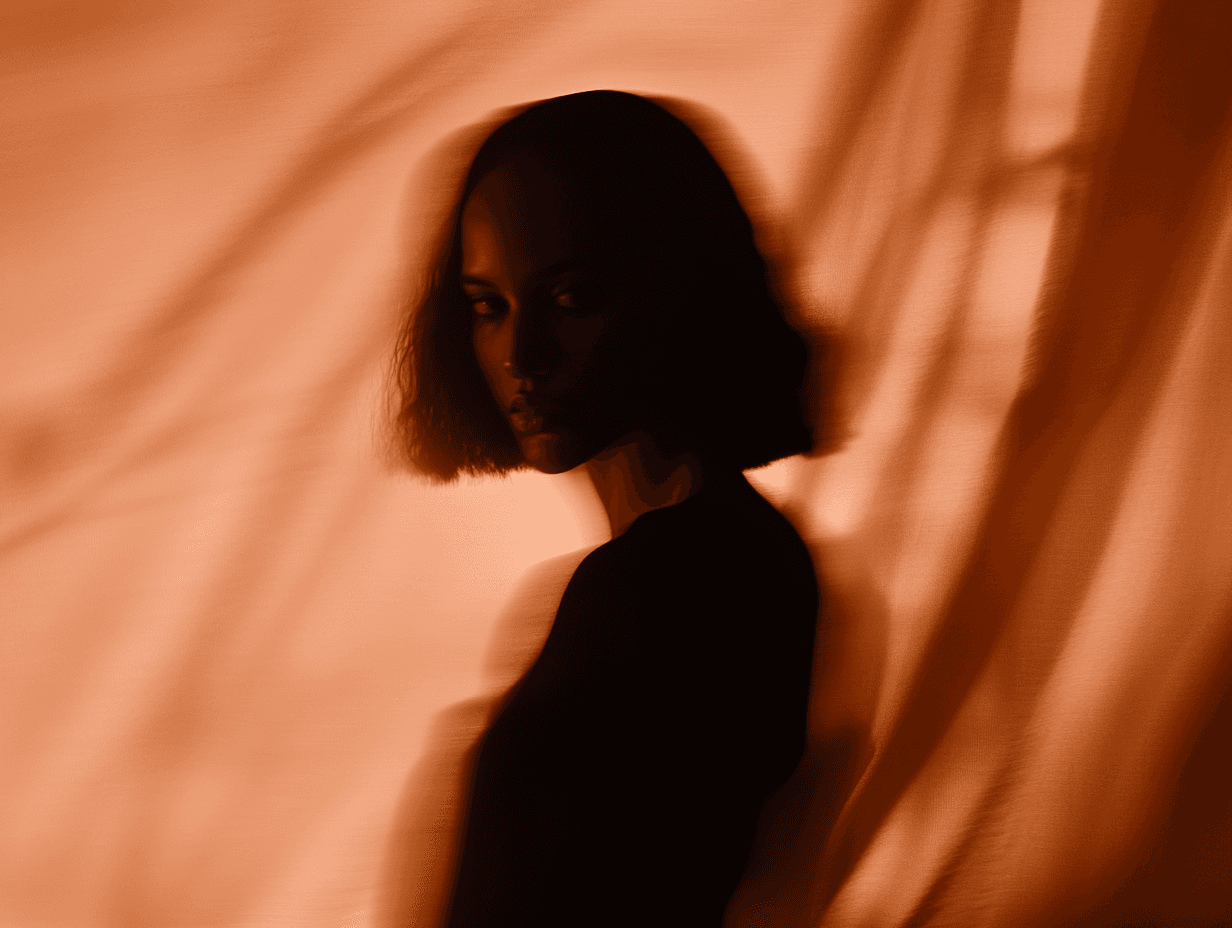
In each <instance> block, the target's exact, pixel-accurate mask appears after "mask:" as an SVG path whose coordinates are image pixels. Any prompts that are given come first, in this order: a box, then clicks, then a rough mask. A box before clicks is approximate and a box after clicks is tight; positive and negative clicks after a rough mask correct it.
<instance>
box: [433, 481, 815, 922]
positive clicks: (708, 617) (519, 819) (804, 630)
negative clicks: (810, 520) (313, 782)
mask: <svg viewBox="0 0 1232 928" xmlns="http://www.w3.org/2000/svg"><path fill="white" fill-rule="evenodd" d="M817 607H818V599H817V587H816V581H815V578H814V573H813V567H812V562H811V559H810V557H809V554H808V551H807V549H806V548H805V546H804V544H803V542H802V541H801V540H800V538H799V536H798V535H797V534H796V532H795V531H794V530H793V529H792V527H791V525H790V524H789V523H788V522H787V521H786V520H785V519H784V518H783V517H782V516H781V515H780V514H779V513H778V512H776V511H775V510H774V509H773V507H771V506H770V504H769V503H767V502H766V501H765V500H764V499H762V498H761V497H760V496H759V495H758V494H757V493H756V491H754V490H753V489H752V487H750V486H749V485H748V483H747V481H745V480H744V479H743V477H742V476H739V475H737V476H736V477H735V478H733V479H729V480H725V481H722V482H714V483H711V484H708V485H707V486H706V487H705V488H703V489H702V490H701V491H700V492H698V493H697V494H695V495H694V496H692V497H690V498H689V499H687V500H685V501H684V502H681V503H679V504H677V505H674V506H669V507H666V508H663V509H657V510H653V511H651V512H649V513H646V514H644V515H642V516H641V517H639V518H638V519H637V520H636V521H635V522H634V523H633V524H632V525H631V526H630V527H629V528H628V530H627V531H626V532H625V533H624V534H623V535H621V536H620V537H619V538H616V539H613V540H612V541H610V542H608V543H607V544H605V545H602V546H600V547H599V548H597V549H595V550H594V551H593V552H591V553H590V554H589V555H588V556H587V557H586V558H585V560H583V562H582V563H581V564H580V565H579V566H578V568H577V570H576V571H575V573H574V575H573V577H572V579H571V580H570V582H569V585H568V587H567V588H566V590H565V593H564V595H563V597H562V599H561V603H560V607H559V609H558V611H557V616H556V620H555V622H554V624H553V627H552V631H551V633H550V634H549V636H548V638H547V640H546V642H545V643H544V647H543V650H542V652H541V653H540V655H539V657H538V659H537V660H536V661H535V663H534V664H533V665H532V667H531V668H530V670H529V671H528V672H527V673H526V675H525V676H524V677H523V678H522V680H521V681H520V682H519V684H518V685H517V686H516V687H515V688H514V690H513V691H512V692H511V694H510V696H509V698H508V699H507V701H506V703H505V705H504V707H503V709H502V711H501V712H500V714H499V715H498V716H497V719H496V721H495V722H494V723H493V725H492V727H491V729H490V730H489V732H488V733H487V735H486V736H485V738H484V741H483V745H482V747H481V750H480V754H479V760H478V764H477V768H476V775H475V784H474V789H473V794H472V799H471V806H470V812H469V820H468V823H467V830H466V835H465V838H464V845H463V855H462V861H461V865H460V868H459V873H458V880H457V884H456V890H455V898H454V905H453V910H452V913H451V918H450V924H451V925H452V926H454V928H463V926H472V925H475V926H477V925H482V926H485V928H496V926H514V925H537V926H547V925H557V924H562V925H563V924H591V925H601V924H617V923H619V924H626V923H629V922H630V921H631V920H634V921H636V922H637V923H640V924H646V925H654V924H670V925H693V924H696V925H718V924H719V923H720V921H721V918H722V913H723V909H724V908H725V906H726V903H727V900H728V899H729V897H730V896H731V893H732V892H733V891H734V889H735V885H736V882H737V881H738V879H739V877H740V873H741V871H742V870H743V867H744V864H745V861H746V858H747V854H748V850H749V846H750V844H751V842H752V838H753V834H754V830H755V827H756V821H757V816H758V813H759V811H760V808H761V804H762V802H763V801H764V799H765V798H766V796H767V795H768V794H769V793H770V792H772V791H773V790H774V789H775V788H777V787H778V786H779V785H781V784H782V783H783V782H784V781H785V780H786V778H787V777H788V776H789V775H790V773H791V771H792V769H793V768H794V767H795V765H796V763H797V762H798V761H799V759H800V756H801V754H802V752H803V748H804V738H805V721H806V715H807V705H808V687H809V676H810V670H811V663H812V651H813V629H814V623H815V619H816V614H817Z"/></svg>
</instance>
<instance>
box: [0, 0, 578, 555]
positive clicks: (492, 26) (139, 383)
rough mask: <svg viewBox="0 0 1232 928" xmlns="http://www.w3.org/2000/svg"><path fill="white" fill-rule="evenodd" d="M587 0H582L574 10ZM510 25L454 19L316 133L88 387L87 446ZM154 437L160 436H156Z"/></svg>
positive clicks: (88, 484) (30, 523)
mask: <svg viewBox="0 0 1232 928" xmlns="http://www.w3.org/2000/svg"><path fill="white" fill-rule="evenodd" d="M584 2H585V0H580V2H578V3H576V4H575V6H580V5H582V3H584ZM510 15H512V14H510ZM519 15H522V16H524V15H525V11H520V13H519ZM567 20H568V16H567V15H565V12H564V11H557V12H556V13H554V16H553V18H552V22H554V23H558V24H563V23H564V22H566V21H567ZM508 25H509V24H508V17H504V16H498V15H490V14H489V12H487V11H476V12H475V14H474V15H473V16H471V17H468V18H467V19H466V20H465V21H461V22H458V23H457V24H455V25H454V26H453V27H452V28H451V29H450V30H448V31H447V32H445V33H444V34H442V35H440V36H439V37H437V38H436V39H434V40H433V41H432V43H431V44H430V45H428V47H426V48H425V49H423V50H422V51H421V52H420V53H419V54H418V55H416V56H415V57H414V58H412V59H410V60H408V61H406V62H403V63H402V64H400V65H398V66H397V67H396V68H394V69H392V70H391V71H390V72H389V73H388V74H386V75H385V76H384V77H382V78H380V79H379V80H378V81H377V82H376V83H375V84H373V85H372V87H371V88H370V89H369V90H368V91H367V92H365V93H364V94H363V95H362V96H361V97H360V98H358V99H357V100H355V101H354V102H352V103H351V104H350V105H349V106H347V107H346V108H345V109H344V110H342V111H341V112H340V113H337V114H336V115H335V116H334V117H333V118H332V119H331V120H330V121H329V122H328V123H327V124H326V125H325V126H324V127H323V128H322V129H321V130H320V132H319V138H320V139H321V142H320V143H319V144H317V145H315V146H312V147H311V148H310V150H309V151H308V152H306V153H305V155H304V157H303V159H302V160H301V162H300V164H299V165H298V166H296V167H295V168H293V169H292V170H290V171H288V173H287V176H286V179H285V180H284V181H282V183H280V184H279V185H278V187H277V188H276V189H275V190H273V191H272V192H271V194H270V195H269V197H268V198H267V200H266V202H265V203H264V204H262V205H261V206H259V207H258V208H256V209H255V210H253V212H252V213H251V214H250V215H249V217H248V218H247V220H246V221H245V227H244V228H243V229H242V230H239V231H237V232H236V233H235V234H234V235H232V236H230V237H228V239H227V240H226V242H224V243H223V244H222V247H220V249H219V251H218V253H217V254H216V255H215V256H214V257H213V258H211V259H210V260H209V261H208V262H207V263H206V264H205V265H204V266H203V267H201V268H200V269H199V270H198V271H197V272H196V273H195V274H194V275H193V277H192V279H191V280H190V281H188V282H187V283H186V284H185V285H184V287H183V289H182V292H181V293H180V295H179V296H177V297H174V298H171V299H169V300H168V301H167V309H166V311H165V312H163V313H161V314H160V316H159V318H158V319H157V320H156V321H155V322H154V323H153V324H151V325H150V326H148V327H147V328H146V330H145V331H144V332H143V333H141V334H139V335H138V336H136V337H135V340H134V345H133V348H132V349H131V351H129V352H127V353H126V354H125V356H124V363H123V364H122V365H120V366H118V367H117V368H116V369H115V371H114V373H112V375H111V376H110V377H108V378H105V379H104V380H102V381H101V382H99V383H96V384H95V385H93V386H92V387H91V389H90V390H89V395H90V396H92V397H96V398H105V400H103V401H102V402H99V401H96V402H95V404H94V408H93V412H92V414H91V415H90V416H89V417H88V420H89V421H88V423H87V426H88V429H89V433H90V434H89V436H88V437H87V438H86V439H85V443H86V444H87V445H91V446H93V445H97V442H98V441H99V440H100V439H101V438H103V437H111V436H114V435H115V434H116V433H117V431H119V430H120V429H121V428H122V423H123V422H124V421H125V420H127V419H131V417H132V411H133V410H134V409H136V408H138V407H140V405H141V404H142V401H143V399H144V398H145V397H147V396H149V395H151V394H152V393H153V392H155V391H156V390H157V389H158V386H159V385H160V384H161V383H163V382H165V380H166V379H167V377H168V376H170V374H171V373H172V371H173V369H174V367H175V364H176V362H177V359H178V358H179V357H180V355H181V352H173V351H168V350H167V346H168V345H169V344H175V343H176V342H179V341H182V340H183V339H184V338H186V337H187V334H188V333H189V332H190V331H191V329H192V328H193V327H194V326H195V325H199V324H201V323H202V322H203V321H204V320H205V319H206V318H207V317H208V316H209V314H210V309H211V305H212V301H213V300H214V299H216V297H217V296H218V294H219V293H220V292H221V291H222V290H223V289H224V287H225V286H226V282H227V281H228V279H230V278H231V277H232V276H233V275H235V274H236V273H237V272H238V271H239V270H240V269H241V268H242V267H244V266H245V265H249V264H252V263H254V262H255V261H257V260H259V256H260V254H261V252H262V249H263V248H265V247H268V245H269V244H270V243H271V242H273V241H275V240H276V239H277V237H278V233H279V230H280V228H281V226H282V225H283V224H285V222H287V221H288V220H289V219H290V218H291V217H293V216H294V214H295V212H296V210H297V209H298V208H301V207H302V206H303V205H305V204H306V203H308V202H310V201H311V199H312V198H313V197H314V196H317V195H319V193H320V192H321V191H322V190H324V189H325V188H326V187H327V186H328V185H329V184H330V183H331V182H332V181H333V180H334V179H336V178H337V177H338V176H339V174H341V173H342V172H343V171H346V170H348V169H349V168H350V166H351V165H352V164H353V162H354V159H355V158H356V157H357V156H359V155H360V154H361V153H363V152H365V151H370V150H372V149H374V148H376V147H378V146H379V145H381V144H382V143H384V142H385V141H386V140H388V139H389V138H391V137H392V136H394V135H396V134H397V133H399V132H402V131H405V130H406V129H407V127H408V121H409V120H410V119H411V118H412V117H413V114H414V113H415V112H416V109H417V108H419V107H421V106H422V105H423V101H425V100H430V99H431V98H432V95H433V94H434V93H437V92H439V90H440V84H441V82H442V81H447V80H453V81H455V82H458V83H464V82H466V81H468V80H470V81H474V80H478V79H479V77H480V76H481V75H482V73H483V72H482V71H479V70H472V69H458V70H457V71H456V72H454V71H451V69H450V68H449V63H450V61H451V60H452V59H453V58H455V57H456V56H457V54H458V50H459V49H465V48H468V47H471V46H472V45H473V44H474V42H475V41H476V40H477V38H476V37H477V34H478V35H483V34H487V33H491V34H494V35H499V34H501V31H502V30H504V29H507V28H508ZM429 77H431V78H432V79H429ZM150 440H151V439H147V440H146V441H129V442H124V443H116V446H117V448H118V449H119V451H121V452H122V453H117V455H116V456H115V457H114V458H113V459H112V460H110V461H108V462H106V463H105V464H104V465H102V466H99V467H96V468H94V469H93V470H92V471H91V472H90V474H89V475H88V476H87V477H86V479H84V480H82V481H81V482H79V483H78V484H77V486H75V487H74V488H73V489H72V490H71V491H70V492H66V493H62V494H60V495H59V496H58V498H57V499H56V500H55V501H53V502H52V503H51V504H50V505H48V506H46V507H44V508H43V510H42V511H40V512H36V513H35V514H33V515H32V516H31V517H30V518H28V519H27V520H26V521H25V524H23V525H19V526H17V527H15V528H14V529H12V530H11V531H10V532H9V533H8V535H7V537H6V538H4V539H3V540H2V541H0V554H2V553H3V552H4V551H5V550H14V549H16V548H18V547H20V546H21V545H23V544H25V543H26V542H28V541H29V540H30V539H31V538H33V537H36V536H37V535H39V534H40V533H42V532H44V531H47V530H49V529H50V528H52V527H54V526H55V525H56V524H57V523H58V521H60V520H61V519H62V518H63V514H64V513H65V512H68V511H71V510H72V509H74V508H76V507H78V506H79V505H80V502H81V500H82V499H85V498H87V497H89V496H90V495H91V494H92V493H94V492H96V491H97V488H98V487H100V486H103V485H105V484H106V483H107V482H108V481H110V480H111V479H112V478H113V477H114V475H115V474H117V473H120V472H122V471H123V470H125V469H126V468H127V467H129V466H130V465H131V462H132V461H133V459H134V458H137V457H140V456H141V455H143V454H144V453H146V445H147V444H148V443H149V441H150ZM152 440H154V441H157V440H158V439H157V437H155V438H153V439H152ZM89 450H92V449H85V450H82V449H77V450H76V451H75V452H74V453H75V454H76V455H77V456H78V457H84V456H87V455H88V454H89Z"/></svg>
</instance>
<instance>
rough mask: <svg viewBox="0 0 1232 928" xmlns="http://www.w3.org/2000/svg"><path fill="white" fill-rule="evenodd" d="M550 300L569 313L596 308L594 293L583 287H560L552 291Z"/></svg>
mask: <svg viewBox="0 0 1232 928" xmlns="http://www.w3.org/2000/svg"><path fill="white" fill-rule="evenodd" d="M552 302H553V303H555V304H556V305H557V306H558V307H560V308H561V309H564V310H567V311H569V312H571V313H588V312H590V311H591V310H593V309H596V308H597V307H596V305H595V302H596V301H595V298H594V294H592V293H591V292H589V291H588V290H587V289H586V288H585V287H581V286H570V287H560V288H558V289H556V290H554V291H552Z"/></svg>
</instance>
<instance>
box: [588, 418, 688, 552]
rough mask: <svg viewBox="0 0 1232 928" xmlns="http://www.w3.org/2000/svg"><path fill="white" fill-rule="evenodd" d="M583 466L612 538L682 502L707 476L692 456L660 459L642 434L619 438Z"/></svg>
mask: <svg viewBox="0 0 1232 928" xmlns="http://www.w3.org/2000/svg"><path fill="white" fill-rule="evenodd" d="M584 466H585V467H586V472H587V475H588V476H589V477H590V482H591V483H592V484H594V487H595V492H597V493H598V494H599V500H600V502H602V503H603V508H604V510H606V512H607V520H608V524H609V525H610V526H611V529H612V537H613V538H617V537H619V536H620V535H621V534H623V533H624V531H625V529H627V528H628V527H629V526H630V525H632V524H633V520H634V519H636V518H637V517H638V516H640V515H642V514H643V513H646V512H650V511H651V510H652V509H662V508H663V507H665V506H671V505H674V504H676V503H679V502H683V501H684V500H686V499H688V498H689V497H690V496H692V495H693V494H694V493H696V492H697V491H698V490H700V489H701V487H702V484H703V483H704V482H705V480H706V476H707V468H705V467H704V466H703V464H702V462H701V460H700V459H699V458H698V457H697V456H696V455H694V454H689V453H683V454H677V455H675V456H672V457H666V456H664V455H663V454H662V453H661V452H660V450H659V448H658V446H657V445H656V443H655V441H654V439H653V438H652V437H651V436H650V435H649V434H648V433H646V432H635V433H632V434H630V435H627V436H625V437H624V438H622V439H621V440H620V441H619V442H617V443H616V444H614V445H612V446H611V447H609V448H607V449H606V450H604V451H601V452H600V453H599V454H597V455H595V456H594V457H593V458H591V459H590V460H589V461H587V462H586V464H585V465H584Z"/></svg>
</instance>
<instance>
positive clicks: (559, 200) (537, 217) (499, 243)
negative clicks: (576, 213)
mask: <svg viewBox="0 0 1232 928" xmlns="http://www.w3.org/2000/svg"><path fill="white" fill-rule="evenodd" d="M577 251H578V240H577V236H576V234H575V222H574V220H573V211H572V210H571V209H570V207H569V202H568V198H567V197H566V196H565V190H564V186H563V184H561V182H560V181H559V179H558V178H557V177H556V176H555V175H554V174H553V173H552V172H551V171H550V170H548V169H547V167H546V166H545V165H543V164H542V163H541V162H535V161H532V160H524V161H510V162H503V163H502V164H500V165H498V166H497V167H496V168H494V169H493V170H492V171H490V172H489V173H488V174H487V175H485V176H484V178H483V179H482V180H481V181H480V182H479V183H478V184H477V185H476V186H475V188H474V190H473V191H472V192H471V194H470V196H469V197H468V198H467V201H466V204H465V206H464V208H463V212H462V260H463V272H464V273H465V274H467V275H468V276H474V277H484V278H485V279H494V277H499V278H501V279H503V280H510V281H512V280H520V279H523V278H525V277H527V276H529V275H533V274H535V273H537V272H539V271H542V270H544V269H546V268H548V267H551V266H554V265H556V264H558V263H560V262H562V261H565V260H568V259H574V258H576V257H577Z"/></svg>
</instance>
